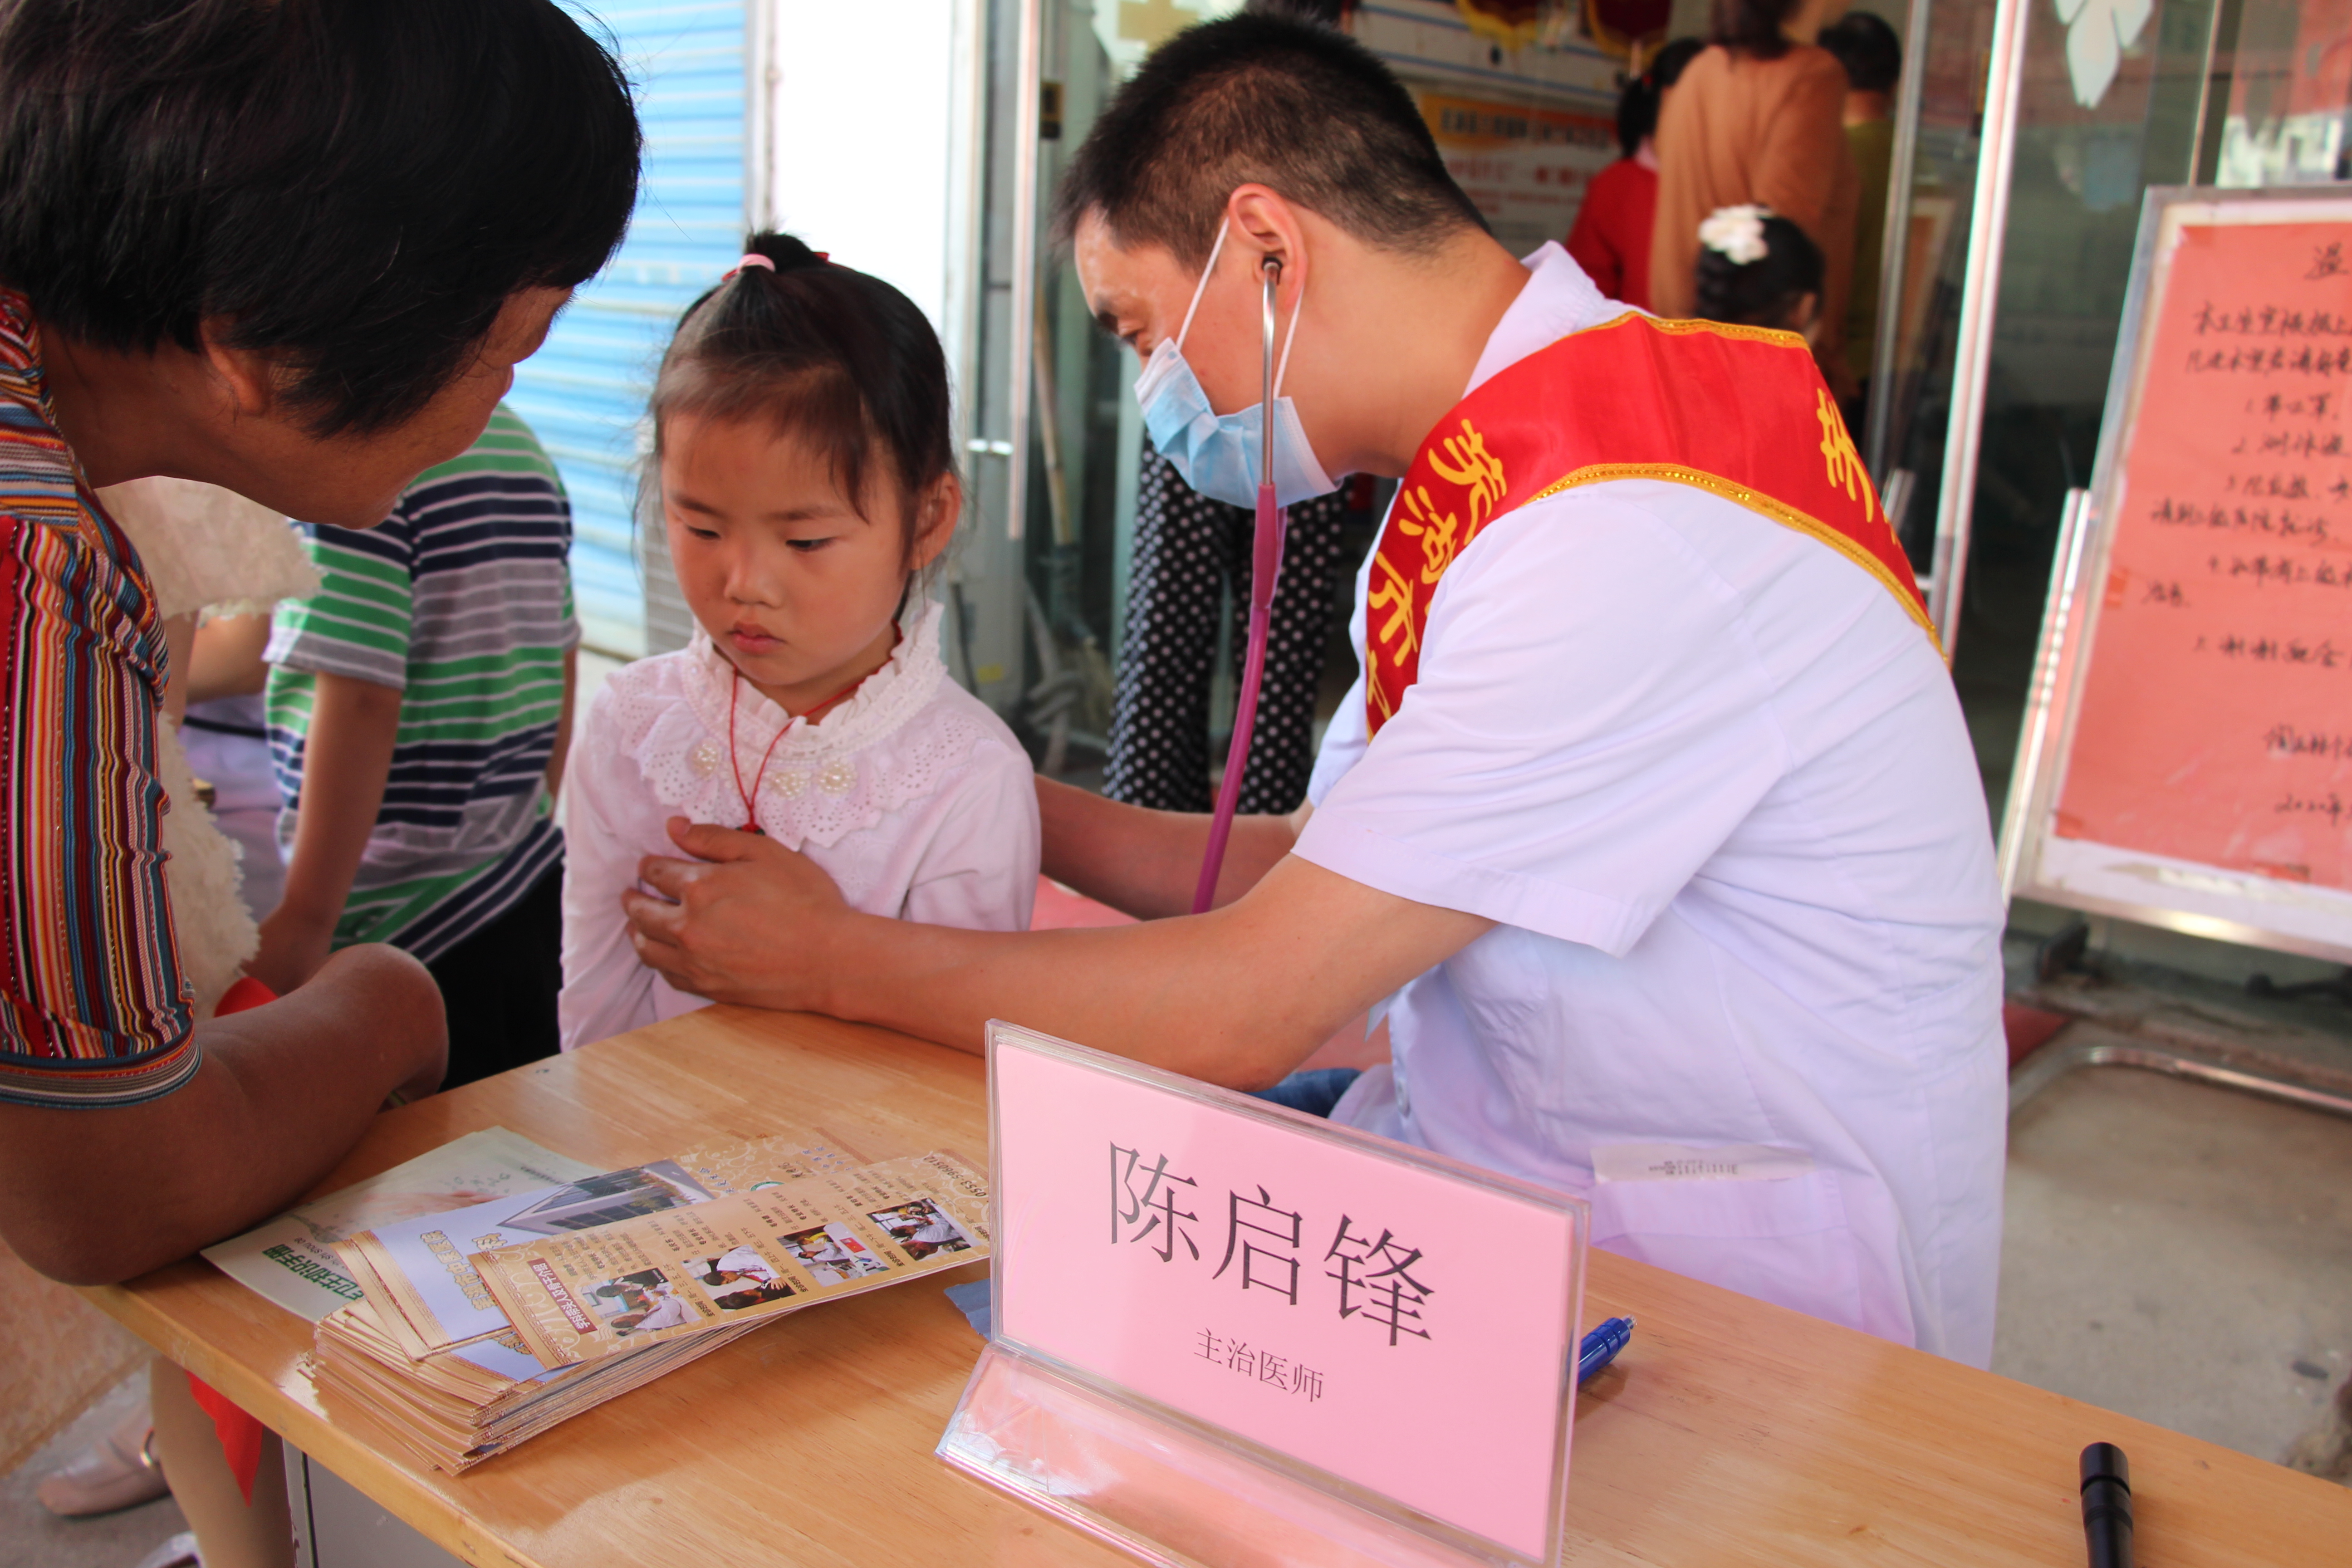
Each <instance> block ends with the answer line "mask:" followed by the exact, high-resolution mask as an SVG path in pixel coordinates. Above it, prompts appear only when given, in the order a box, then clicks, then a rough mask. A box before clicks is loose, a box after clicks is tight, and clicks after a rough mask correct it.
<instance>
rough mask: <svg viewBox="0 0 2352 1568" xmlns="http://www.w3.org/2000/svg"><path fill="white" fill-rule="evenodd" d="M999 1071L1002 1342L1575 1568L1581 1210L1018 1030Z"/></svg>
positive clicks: (1330, 1477) (1483, 1537) (1424, 1155)
mask: <svg viewBox="0 0 2352 1568" xmlns="http://www.w3.org/2000/svg"><path fill="white" fill-rule="evenodd" d="M989 1077H990V1104H991V1114H992V1120H993V1124H994V1126H993V1132H994V1137H993V1141H992V1147H993V1159H994V1166H995V1172H994V1175H995V1197H994V1203H995V1215H996V1227H995V1228H996V1256H995V1261H994V1265H993V1271H994V1279H995V1302H996V1334H997V1337H998V1339H999V1341H1000V1342H1004V1343H1007V1344H1009V1345H1010V1346H1012V1347H1013V1349H1015V1350H1016V1351H1018V1352H1022V1353H1024V1354H1027V1355H1029V1356H1033V1357H1038V1358H1043V1359H1045V1360H1046V1361H1048V1362H1050V1363H1054V1364H1056V1365H1058V1366H1060V1367H1062V1368H1064V1369H1066V1370H1068V1371H1070V1372H1072V1373H1076V1374H1078V1375H1079V1376H1081V1377H1082V1378H1084V1379H1086V1380H1087V1381H1088V1382H1091V1383H1092V1384H1096V1385H1097V1386H1098V1387H1102V1388H1104V1389H1105V1390H1106V1391H1107V1392H1110V1393H1112V1394H1118V1395H1123V1396H1132V1397H1133V1398H1134V1399H1135V1400H1136V1401H1137V1402H1138V1403H1139V1404H1142V1405H1148V1406H1156V1407H1159V1408H1160V1409H1161V1410H1164V1411H1170V1412H1174V1413H1176V1414H1177V1415H1180V1416H1181V1417H1185V1418H1189V1419H1190V1420H1191V1421H1192V1422H1194V1423H1199V1424H1205V1425H1206V1426H1210V1427H1213V1428H1215V1429H1217V1430H1218V1431H1220V1432H1222V1433H1223V1434H1228V1435H1231V1436H1234V1437H1238V1438H1240V1439H1242V1440H1243V1444H1244V1445H1246V1446H1247V1447H1249V1448H1252V1449H1255V1450H1256V1451H1257V1457H1258V1458H1261V1459H1263V1460H1265V1461H1267V1462H1270V1463H1272V1464H1274V1465H1276V1466H1277V1467H1284V1468H1288V1470H1289V1471H1290V1473H1292V1474H1293V1475H1295V1476H1296V1477H1297V1479H1301V1480H1305V1481H1307V1482H1309V1483H1311V1484H1315V1485H1318V1486H1321V1487H1323V1488H1324V1489H1327V1490H1329V1491H1331V1492H1332V1493H1333V1494H1334V1495H1335V1496H1341V1497H1349V1498H1352V1500H1355V1501H1356V1502H1357V1503H1358V1504H1359V1505H1360V1506H1361V1505H1364V1504H1365V1503H1367V1502H1368V1501H1369V1502H1370V1504H1371V1506H1373V1507H1376V1508H1381V1511H1383V1512H1385V1513H1389V1514H1390V1515H1391V1517H1394V1518H1396V1519H1397V1520H1399V1521H1402V1522H1408V1523H1413V1522H1417V1521H1435V1523H1436V1524H1438V1525H1439V1526H1441V1527H1443V1530H1442V1531H1441V1533H1444V1532H1451V1531H1459V1532H1462V1533H1463V1534H1465V1535H1466V1536H1468V1537H1471V1538H1474V1539H1475V1541H1476V1542H1485V1543H1487V1544H1488V1545H1490V1546H1492V1547H1494V1548H1497V1549H1499V1550H1500V1552H1502V1553H1503V1554H1505V1555H1507V1557H1509V1558H1511V1559H1515V1560H1517V1561H1519V1562H1524V1563H1549V1562H1553V1561H1556V1553H1557V1542H1559V1522H1560V1510H1561V1509H1562V1506H1563V1504H1564V1500H1565V1494H1566V1489H1567V1480H1568V1458H1569V1439H1570V1431H1571V1429H1572V1423H1571V1422H1570V1412H1571V1410H1572V1402H1573V1399H1574V1394H1575V1386H1576V1348H1577V1335H1578V1331H1579V1321H1578V1320H1579V1314H1580V1309H1581V1307H1582V1297H1583V1286H1584V1247H1585V1239H1586V1234H1587V1227H1588V1216H1587V1211H1586V1208H1585V1205H1583V1204H1582V1203H1581V1202H1580V1201H1579V1200H1577V1199H1575V1198H1572V1197H1569V1196H1567V1195H1565V1194H1559V1193H1554V1192H1551V1191H1549V1190H1548V1189H1545V1188H1542V1187H1538V1186H1535V1185H1533V1184H1528V1183H1524V1182H1519V1181H1517V1180H1514V1179H1512V1178H1510V1177H1507V1176H1502V1175H1498V1174H1496V1173H1492V1172H1486V1171H1479V1170H1476V1169H1474V1168H1472V1167H1469V1166H1465V1165H1462V1164H1459V1163H1455V1162H1454V1161H1450V1160H1447V1159H1444V1158H1443V1157H1441V1156H1439V1155H1435V1154H1432V1153H1430V1152H1427V1151H1425V1150H1420V1149H1414V1148H1410V1147H1408V1146H1406V1145H1403V1144H1401V1143H1396V1142H1391V1141H1390V1140H1388V1139H1385V1138H1380V1137H1376V1136H1374V1135H1372V1134H1370V1133H1367V1132H1361V1131H1356V1130H1355V1129H1352V1128H1349V1127H1343V1126H1338V1125H1334V1124H1333V1123H1330V1122H1328V1121H1320V1120H1318V1119H1316V1118H1312V1117H1307V1116H1302V1115H1299V1114H1297V1113H1296V1112H1293V1111H1289V1110H1281V1109H1278V1108H1276V1107H1275V1106H1272V1105H1269V1104H1268V1103H1266V1102H1265V1101H1263V1100H1255V1099H1253V1098H1250V1097H1248V1096H1245V1095H1241V1094H1235V1093H1233V1092H1231V1091H1228V1090H1225V1089H1216V1088H1213V1087H1212V1086H1209V1085H1206V1084H1202V1083H1199V1082H1196V1081H1194V1080H1192V1079H1184V1078H1180V1077H1177V1076H1175V1075H1173V1074H1171V1073H1165V1072H1160V1071H1158V1070H1156V1069H1154V1068H1146V1067H1141V1066H1139V1065H1137V1064H1135V1063H1133V1062H1129V1061H1126V1060H1123V1059H1121V1058H1116V1057H1111V1056H1107V1055H1105V1054H1103V1053H1101V1052H1098V1051H1093V1050H1088V1049H1087V1048H1086V1047H1081V1046H1074V1045H1070V1044H1067V1043H1066V1042H1064V1041H1060V1040H1055V1039H1052V1038H1050V1037H1045V1036H1042V1035H1038V1034H1035V1033H1033V1032H1031V1031H1028V1030H1025V1029H1021V1028H1018V1027H1015V1026H1011V1025H1006V1024H992V1025H991V1026H989ZM1236 1447H1241V1445H1237V1446H1236ZM1335 1482H1336V1483H1337V1484H1336V1485H1334V1484H1332V1483H1335ZM1363 1494H1370V1499H1369V1500H1368V1499H1367V1498H1366V1497H1365V1496H1364V1495H1363ZM1382 1504H1391V1505H1394V1507H1393V1508H1385V1507H1382V1506H1381V1505H1382ZM1465 1544H1466V1543H1465ZM1478 1554H1479V1555H1481V1556H1484V1555H1486V1553H1484V1552H1481V1553H1478Z"/></svg>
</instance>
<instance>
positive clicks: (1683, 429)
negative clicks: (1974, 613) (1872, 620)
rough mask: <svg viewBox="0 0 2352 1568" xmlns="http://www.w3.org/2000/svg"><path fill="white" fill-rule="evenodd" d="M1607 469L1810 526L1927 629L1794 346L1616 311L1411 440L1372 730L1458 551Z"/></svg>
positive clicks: (1374, 606)
mask: <svg viewBox="0 0 2352 1568" xmlns="http://www.w3.org/2000/svg"><path fill="white" fill-rule="evenodd" d="M1611 479H1667V480H1671V481H1673V482H1675V483H1676V484H1685V485H1696V487H1698V488H1699V489H1704V490H1707V491H1710V492H1711V493H1713V494H1716V495H1719V496H1721V497H1723V498H1724V499H1725V500H1729V501H1734V502H1737V503H1738V505H1741V506H1744V507H1747V508H1748V509H1749V510H1752V511H1757V512H1760V513H1762V514H1763V515H1764V516H1766V517H1769V518H1770V519H1772V520H1773V521H1776V522H1779V523H1781V524H1783V525H1785V526H1787V527H1790V528H1793V529H1796V530H1797V531H1800V532H1801V533H1805V534H1808V535H1810V536H1811V537H1812V538H1814V539H1817V540H1819V541H1821V542H1822V543H1823V544H1826V545H1828V546H1829V547H1830V548H1831V549H1832V550H1835V551H1837V552H1838V553H1840V554H1842V555H1843V556H1845V557H1846V558H1847V559H1848V560H1850V561H1852V562H1853V563H1855V564H1856V565H1858V566H1860V567H1862V568H1863V569H1864V571H1866V572H1868V573H1869V574H1871V575H1872V576H1874V577H1875V578H1877V579H1878V580H1879V581H1880V582H1881V583H1884V584H1885V585H1886V587H1887V589H1888V590H1889V591H1890V592H1892V593H1893V594H1894V595H1895V597H1896V598H1898V599H1899V600H1901V601H1902V604H1903V607H1904V608H1905V609H1906V610H1907V611H1909V612H1910V614H1911V616H1912V618H1913V619H1914V620H1916V621H1917V622H1918V623H1919V625H1920V626H1921V627H1922V628H1923V629H1925V630H1926V631H1927V635H1928V636H1929V637H1931V638H1932V637H1934V636H1935V627H1934V626H1933V625H1932V624H1931V623H1930V622H1929V621H1928V619H1927V608H1926V606H1925V605H1924V604H1923V602H1922V601H1921V599H1920V597H1919V586H1918V584H1917V582H1916V580H1915V579H1914V578H1913V576H1912V574H1911V563H1910V561H1909V559H1908V558H1907V557H1906V556H1905V555H1904V553H1903V547H1902V546H1901V544H1899V543H1898V542H1896V541H1895V531H1894V530H1893V529H1892V528H1890V527H1889V526H1888V525H1887V521H1886V513H1885V510H1884V509H1883V508H1881V507H1880V506H1879V504H1878V494H1877V492H1876V491H1875V490H1874V489H1872V488H1871V483H1870V476H1869V474H1868V473H1866V472H1865V471H1864V468H1863V466H1862V458H1861V457H1860V455H1859V454H1858V453H1856V452H1855V450H1854V446H1853V437H1852V436H1850V435H1848V434H1847V433H1846V427H1845V421H1844V419H1843V417H1841V416H1840V415H1839V414H1838V408H1837V402H1836V400H1835V399H1834V398H1832V396H1831V395H1830V390H1829V387H1828V386H1827V384H1824V383H1823V382H1822V376H1821V372H1820V371H1819V370H1817V369H1815V368H1814V365H1813V356H1812V351H1811V349H1810V348H1808V347H1807V346H1806V343H1805V340H1804V339H1802V338H1801V337H1799V336H1798V335H1797V334H1796V333H1794V332H1780V331H1768V330H1766V329H1764V328H1760V327H1732V326H1724V325H1722V324H1720V323H1717V322H1714V321H1659V320H1657V319H1655V318H1654V317H1650V316H1645V315H1643V314H1642V313H1641V312H1640V311H1638V310H1629V311H1627V312H1626V313H1625V314H1624V315H1622V316H1620V317H1618V318H1617V319H1616V320H1614V321H1609V322H1606V323H1604V324H1603V325H1601V326H1598V327H1591V328H1588V329H1586V330H1585V331H1580V332H1571V333H1570V334H1569V335H1568V336H1567V337H1564V338H1562V339H1560V340H1559V342H1555V343H1553V344H1552V345H1551V346H1550V347H1549V348H1546V349H1543V350H1541V351H1539V352H1538V353H1533V354H1530V355H1529V356H1528V357H1527V358H1526V359H1523V360H1521V361H1520V362H1519V363H1517V364H1515V365H1512V366H1511V367H1510V368H1509V369H1507V370H1505V371H1503V372H1501V373H1499V374H1496V375H1495V376H1494V377H1493V378H1492V379H1490V380H1488V381H1487V382H1486V384H1484V385H1482V386H1480V387H1479V388H1478V389H1477V390H1476V391H1475V392H1473V393H1472V394H1471V395H1469V396H1467V397H1465V398H1464V399H1463V400H1462V401H1461V403H1459V404H1457V405H1455V406H1454V410H1453V412H1451V413H1449V414H1448V415H1446V416H1445V417H1444V418H1443V419H1441V420H1439V421H1438V424H1437V428H1436V429H1435V430H1434V431H1433V432H1431V434H1430V436H1429V437H1428V438H1427V439H1426V440H1425V441H1423V444H1422V448H1421V451H1420V454H1419V455H1418V456H1416V457H1415V458H1413V461H1412V468H1410V469H1408V470H1407V471H1406V473H1405V477H1404V483H1403V485H1402V487H1401V488H1400V489H1399V490H1398V492H1397V499H1396V504H1395V505H1394V506H1393V507H1391V509H1390V510H1389V521H1388V527H1387V530H1386V531H1385V532H1384V533H1383V534H1382V535H1381V543H1380V549H1379V551H1378V552H1376V554H1375V555H1374V558H1373V562H1372V574H1371V580H1370V590H1369V595H1368V603H1367V605H1366V614H1365V622H1364V632H1365V639H1366V642H1367V645H1368V646H1367V647H1366V648H1365V651H1364V670H1365V682H1364V688H1365V691H1364V700H1365V706H1366V710H1367V712H1366V719H1367V721H1368V722H1369V724H1370V730H1371V732H1372V733H1373V734H1376V735H1377V734H1378V733H1380V730H1381V725H1382V724H1384V723H1386V722H1387V721H1389V720H1390V719H1391V717H1392V716H1394V714H1395V713H1396V710H1397V708H1398V705H1399V704H1401V703H1402V701H1403V700H1404V694H1405V691H1406V689H1408V688H1410V687H1411V686H1412V683H1413V682H1414V680H1416V679H1419V677H1420V673H1421V637H1422V632H1423V628H1424V627H1425V626H1427V625H1428V622H1429V605H1430V601H1431V600H1432V599H1433V598H1434V597H1435V596H1436V594H1437V584H1439V582H1441V581H1442V580H1443V579H1444V576H1445V574H1446V571H1447V569H1448V568H1450V567H1451V566H1452V565H1453V564H1454V560H1455V558H1456V557H1458V556H1459V555H1460V554H1461V553H1462V551H1463V550H1464V548H1465V547H1466V546H1467V545H1468V544H1469V543H1470V542H1471V541H1472V540H1473V539H1475V538H1476V537H1477V536H1478V534H1479V533H1480V531H1483V530H1484V529H1485V528H1486V526H1487V525H1488V524H1490V523H1492V522H1493V521H1495V520H1496V518H1498V517H1501V516H1504V515H1505V514H1506V513H1507V512H1509V511H1511V510H1514V509H1516V508H1518V507H1522V506H1525V505H1527V504H1528V503H1529V502H1531V501H1538V500H1544V499H1546V498H1547V497H1549V496H1555V495H1558V494H1559V492H1560V491H1562V490H1565V489H1572V488H1574V487H1576V486H1578V485H1592V484H1602V483H1605V482H1607V481H1608V480H1611Z"/></svg>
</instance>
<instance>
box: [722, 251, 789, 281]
mask: <svg viewBox="0 0 2352 1568" xmlns="http://www.w3.org/2000/svg"><path fill="white" fill-rule="evenodd" d="M746 267H764V268H767V269H768V270H769V271H771V272H773V271H774V270H775V269H776V264H775V263H774V262H772V261H771V260H769V259H768V258H766V257H764V256H761V255H759V254H757V253H753V254H751V255H747V256H743V257H741V258H738V259H737V261H736V263H735V265H734V266H732V267H730V268H728V269H727V276H726V277H724V278H721V279H719V281H720V282H721V283H727V282H731V281H733V279H734V277H735V274H737V273H738V272H740V271H742V270H743V268H746Z"/></svg>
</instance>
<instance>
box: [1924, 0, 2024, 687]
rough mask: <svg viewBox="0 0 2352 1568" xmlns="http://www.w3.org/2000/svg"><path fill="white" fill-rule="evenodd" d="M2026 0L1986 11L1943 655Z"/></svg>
mask: <svg viewBox="0 0 2352 1568" xmlns="http://www.w3.org/2000/svg"><path fill="white" fill-rule="evenodd" d="M2031 20H2032V6H2031V5H2029V4H2028V0H2000V4H1999V5H1997V6H1996V7H1995V8H1994V10H1993V20H1992V60H1991V70H1990V77H1989V79H1987V81H1986V83H1985V115H1984V141H1983V144H1982V145H1981V146H1980V147H1979V149H1978V152H1977V190H1976V203H1975V209H1974V211H1973V212H1972V213H1971V214H1970V215H1969V264H1968V271H1967V274H1966V276H1965V279H1964V280H1963V282H1962V284H1961V289H1960V331H1959V343H1958V349H1957V351H1956V352H1955V353H1954V354H1953V357H1952V422H1951V425H1950V426H1949V428H1948V429H1947V430H1946V431H1945V434H1944V488H1943V492H1942V494H1941V495H1939V496H1938V497H1937V504H1936V549H1935V556H1934V559H1933V560H1932V562H1931V563H1929V570H1930V571H1931V572H1932V573H1933V574H1934V579H1935V586H1934V587H1933V589H1932V590H1931V591H1930V593H1929V595H1928V600H1927V615H1928V617H1929V618H1930V619H1931V620H1933V621H1934V622H1935V623H1936V634H1937V636H1938V637H1941V638H1942V639H1943V643H1944V655H1945V657H1946V658H1950V657H1952V655H1953V652H1954V650H1955V649H1956V647H1958V642H1959V627H1960V598H1961V591H1962V589H1963V588H1964V587H1965V585H1966V584H1965V579H1966V577H1967V575H1968V564H1969V522H1970V521H1971V513H1972V511H1973V509H1974V507H1975V504H1976V487H1977V455H1978V454H1977V448H1978V445H1979V441H1980V439H1981V438H1982V437H1983V434H1984V409H1985V384H1986V380H1987V376H1988V373H1989V372H1990V368H1991V363H1992V329H1993V316H1994V313H1995V311H1996V310H1997V309H1998V307H1999V305H2000V250H2001V242H2002V241H2003V240H2004V239H2005V238H2006V237H2007V231H2008V228H2009V177H2010V170H2011V165H2012V164H2013V163H2015V161H2016V158H2015V154H2016V148H2017V104H2018V98H2019V94H2020V89H2021V86H2022V84H2023V81H2024V77H2025V38H2026V29H2027V25H2028V23H2029V22H2030V21H2031Z"/></svg>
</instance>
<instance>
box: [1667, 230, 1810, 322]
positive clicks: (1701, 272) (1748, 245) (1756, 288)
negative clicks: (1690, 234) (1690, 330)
mask: <svg viewBox="0 0 2352 1568" xmlns="http://www.w3.org/2000/svg"><path fill="white" fill-rule="evenodd" d="M1696 282H1697V291H1696V299H1697V312H1696V313H1697V314H1698V315H1699V316H1700V317H1701V318H1703V319H1704V320H1706V321H1727V322H1730V323H1731V324H1733V325H1735V326H1742V327H1778V328H1780V330H1781V331H1790V332H1800V333H1802V334H1803V335H1804V338H1805V341H1806V342H1812V341H1813V339H1814V337H1815V335H1816V334H1817V333H1818V332H1819V331H1820V328H1821V304H1822V251H1821V247H1819V246H1817V245H1815V244H1814V243H1813V242H1812V241H1811V239H1810V238H1808V237H1806V235H1805V231H1804V230H1803V229H1801V228H1799V227H1798V226H1796V225H1795V224H1794V223H1792V222H1790V220H1789V219H1787V218H1784V217H1782V216H1780V215H1779V214H1778V213H1776V212H1774V211H1773V210H1772V209H1771V208H1769V207H1759V206H1737V207H1717V209H1716V210H1715V211H1714V212H1713V213H1711V214H1709V215H1708V216H1707V220H1706V222H1705V223H1703V224H1701V225H1699V226H1698V277H1697V279H1696Z"/></svg>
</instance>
